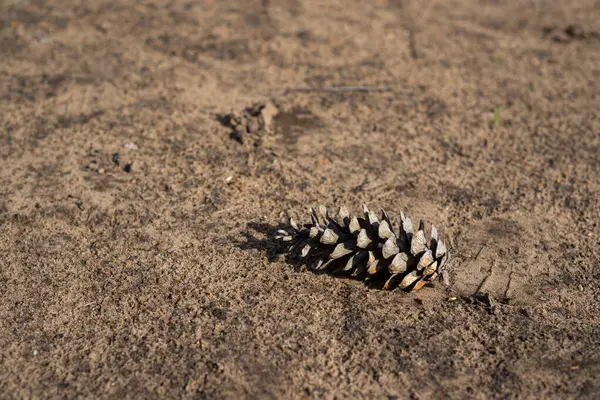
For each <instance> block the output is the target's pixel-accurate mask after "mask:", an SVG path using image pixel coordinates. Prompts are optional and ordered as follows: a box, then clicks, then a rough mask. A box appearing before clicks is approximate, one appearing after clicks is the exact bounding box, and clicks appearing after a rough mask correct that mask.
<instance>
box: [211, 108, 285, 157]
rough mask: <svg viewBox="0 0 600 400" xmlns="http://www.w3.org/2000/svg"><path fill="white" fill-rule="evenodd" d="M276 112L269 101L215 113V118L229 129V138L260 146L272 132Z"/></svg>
mask: <svg viewBox="0 0 600 400" xmlns="http://www.w3.org/2000/svg"><path fill="white" fill-rule="evenodd" d="M277 113H278V110H277V107H276V106H275V104H273V103H271V102H267V103H256V104H253V105H251V106H249V107H246V108H244V109H243V110H242V111H241V112H237V113H227V114H217V120H218V121H219V122H220V123H221V125H223V126H225V127H227V128H229V129H231V132H230V133H229V137H230V138H231V139H233V140H235V141H237V142H239V143H241V144H244V143H250V144H252V145H253V146H255V147H260V146H261V145H263V144H264V142H265V140H266V135H268V134H269V133H271V132H272V122H273V118H275V116H276V115H277Z"/></svg>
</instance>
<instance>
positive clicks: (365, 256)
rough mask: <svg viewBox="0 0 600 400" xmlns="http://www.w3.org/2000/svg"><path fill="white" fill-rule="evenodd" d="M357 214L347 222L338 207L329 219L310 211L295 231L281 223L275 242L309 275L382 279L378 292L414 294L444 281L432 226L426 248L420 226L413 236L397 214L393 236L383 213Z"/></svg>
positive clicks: (292, 224) (290, 223)
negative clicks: (307, 221)
mask: <svg viewBox="0 0 600 400" xmlns="http://www.w3.org/2000/svg"><path fill="white" fill-rule="evenodd" d="M363 213H364V218H362V217H355V216H354V217H351V216H350V215H349V213H348V210H347V209H346V207H344V206H342V207H340V209H339V211H338V213H337V214H336V215H334V216H331V215H330V214H329V213H328V211H327V209H326V208H325V207H324V206H320V207H319V209H318V210H315V209H314V208H313V209H312V210H311V219H312V223H310V224H306V225H304V226H303V227H302V228H300V227H299V226H298V224H297V223H296V221H294V219H293V218H286V219H285V224H286V225H287V227H286V229H280V230H278V231H277V235H276V236H275V239H276V240H278V241H279V242H281V243H283V244H285V245H286V246H287V247H286V252H287V253H288V255H289V256H290V257H291V258H296V259H300V260H302V261H304V262H305V263H306V264H307V265H308V266H309V268H311V269H312V270H315V271H331V272H340V273H346V274H348V275H351V276H357V277H365V278H366V279H374V278H381V279H385V285H384V286H383V288H384V289H394V288H395V287H397V286H400V288H401V289H403V290H405V291H414V290H419V289H421V288H422V287H423V286H424V285H426V284H427V283H430V282H432V281H433V280H435V279H436V278H437V277H438V276H440V275H442V276H444V280H445V281H447V275H446V274H447V272H446V268H445V266H446V262H447V261H448V257H449V255H448V252H447V249H446V246H445V245H444V242H442V240H441V239H440V236H439V234H438V231H437V229H436V228H435V226H433V225H432V226H431V234H430V240H429V243H428V242H427V238H426V237H425V229H424V228H425V223H424V222H423V221H421V222H420V223H419V228H418V230H417V231H416V232H414V230H413V225H412V222H411V220H410V219H409V218H408V217H406V216H405V215H404V213H400V219H401V223H400V224H399V225H400V226H399V228H398V230H395V229H394V228H393V225H392V223H391V221H390V219H389V217H388V216H387V214H386V213H385V211H382V216H381V218H379V219H378V218H377V216H376V215H375V213H373V212H372V211H369V209H368V208H367V207H366V206H363Z"/></svg>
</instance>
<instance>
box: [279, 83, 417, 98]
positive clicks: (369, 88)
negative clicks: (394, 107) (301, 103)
mask: <svg viewBox="0 0 600 400" xmlns="http://www.w3.org/2000/svg"><path fill="white" fill-rule="evenodd" d="M392 91H394V88H392V87H389V86H364V85H361V86H334V87H313V86H306V87H294V88H288V89H286V90H285V91H284V92H283V95H284V96H285V95H287V94H289V93H295V92H296V93H310V92H327V93H341V92H392ZM397 91H398V92H400V93H403V94H413V93H414V92H413V91H412V90H408V89H398V90H397Z"/></svg>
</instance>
